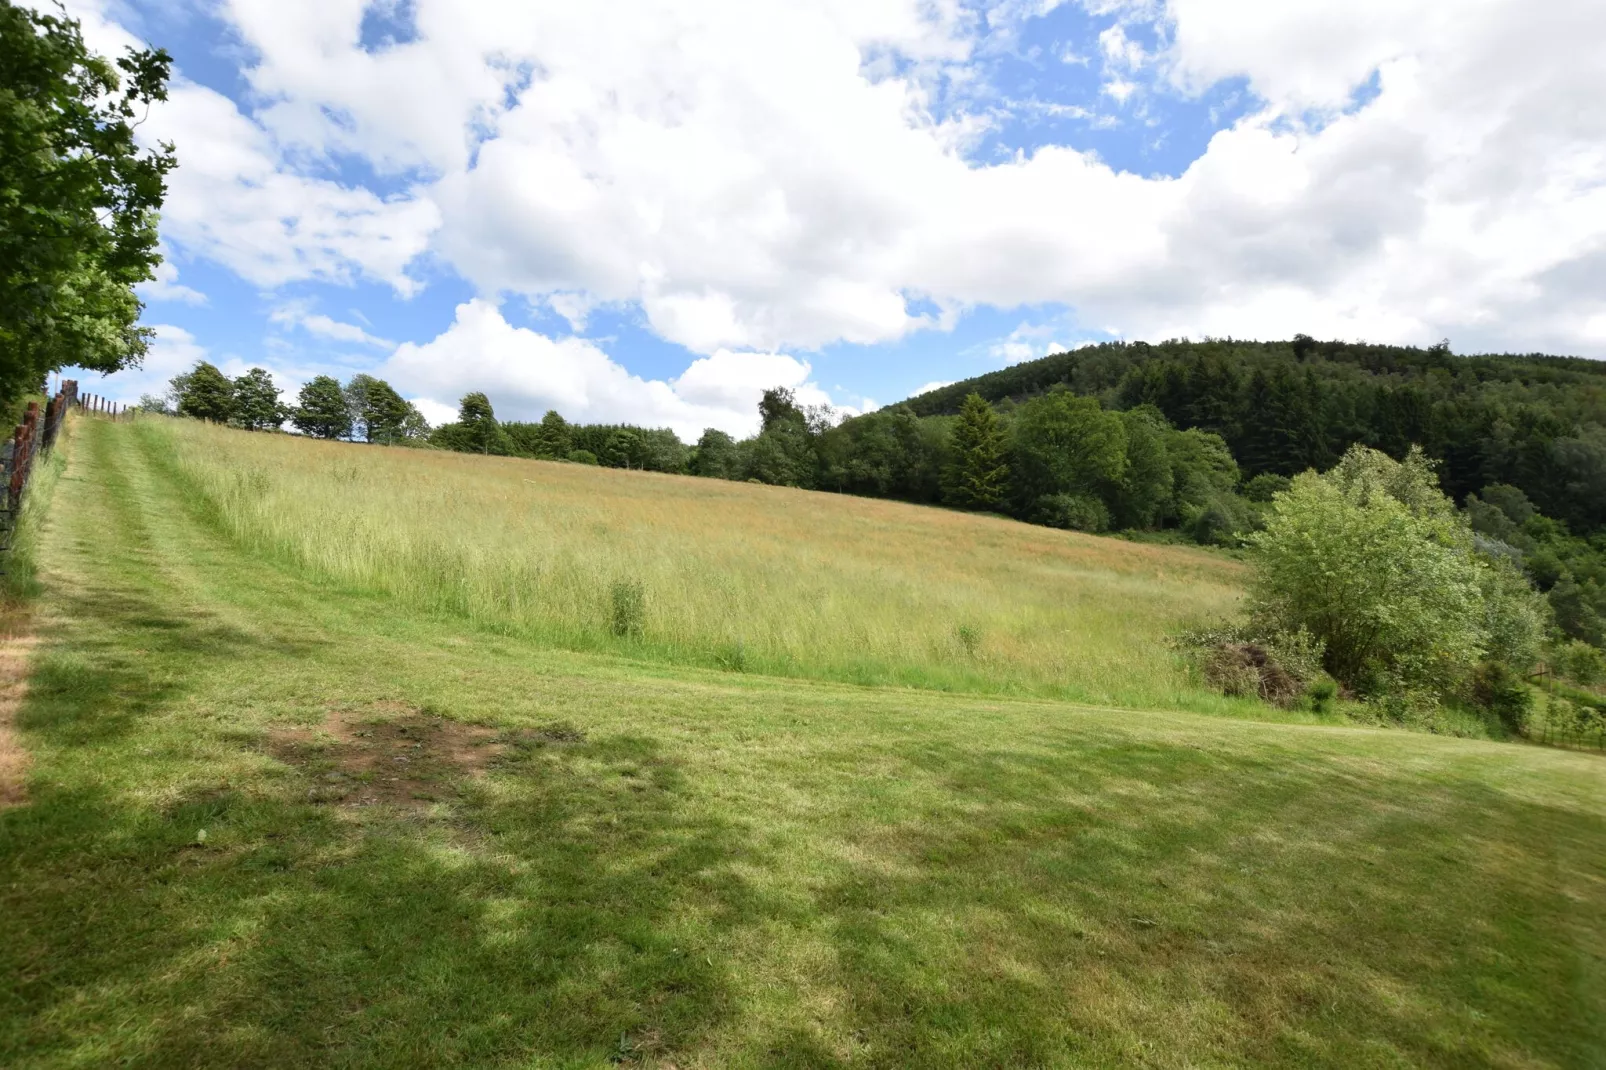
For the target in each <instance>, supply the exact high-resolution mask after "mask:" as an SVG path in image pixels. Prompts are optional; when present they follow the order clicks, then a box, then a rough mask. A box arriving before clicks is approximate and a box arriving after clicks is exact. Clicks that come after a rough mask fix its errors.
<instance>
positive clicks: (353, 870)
mask: <svg viewBox="0 0 1606 1070" xmlns="http://www.w3.org/2000/svg"><path fill="white" fill-rule="evenodd" d="M523 764H524V765H525V766H527V767H530V768H523V769H520V770H518V771H515V772H513V773H512V774H511V775H509V776H506V777H503V778H501V779H503V780H506V781H509V782H512V783H515V784H517V785H518V786H520V787H521V788H523V789H524V790H520V791H518V792H516V794H515V796H514V797H511V798H501V799H499V798H496V797H494V796H493V795H492V794H491V792H490V791H489V790H486V789H483V788H482V789H478V790H476V789H474V788H472V787H471V788H470V789H469V791H468V793H467V798H466V799H465V800H464V801H463V802H462V803H461V804H460V805H458V806H456V807H445V806H440V807H435V808H433V809H432V810H431V811H430V812H429V813H427V814H419V813H398V812H396V811H393V810H384V809H382V808H374V809H371V810H366V811H365V810H360V809H354V808H338V807H323V806H313V805H310V804H302V803H297V802H290V801H286V800H284V799H281V798H274V797H270V796H267V795H265V794H262V793H257V792H252V791H247V790H225V791H221V792H216V791H208V792H201V793H196V794H194V795H192V796H189V797H186V798H184V799H181V800H179V801H178V802H176V803H174V804H172V805H170V806H168V807H166V808H164V809H161V810H145V809H141V808H138V807H137V806H131V805H129V804H128V803H127V802H125V801H119V800H114V799H112V798H109V797H108V796H106V795H104V794H99V793H93V792H78V793H56V794H50V793H47V794H46V795H44V796H43V797H41V798H40V799H39V800H38V801H37V802H36V803H35V804H34V805H33V806H31V807H28V808H27V809H26V810H24V811H19V812H15V813H11V814H6V815H4V816H0V831H3V833H4V835H5V836H6V838H7V840H8V843H10V844H11V845H12V847H13V848H14V849H13V850H10V851H8V861H7V863H6V865H5V868H6V869H8V870H10V872H7V873H6V874H5V881H6V883H7V885H8V886H9V888H10V891H9V892H8V894H7V899H8V900H9V902H8V907H7V917H6V920H5V922H4V923H0V930H3V931H4V933H5V938H6V949H5V951H4V953H3V958H4V959H6V960H9V962H8V965H7V975H8V976H9V977H13V978H15V979H16V984H15V985H14V986H13V987H12V988H11V994H10V996H9V997H8V998H7V999H6V1000H5V1001H4V1003H3V1004H0V1011H3V1013H0V1019H3V1020H4V1022H5V1023H6V1024H5V1025H4V1026H3V1028H0V1064H4V1065H7V1066H24V1065H34V1064H35V1063H36V1062H37V1064H38V1065H50V1064H55V1063H69V1062H78V1063H81V1062H84V1061H86V1060H87V1061H89V1062H97V1061H101V1060H105V1061H111V1060H112V1058H113V1057H115V1058H117V1059H126V1060H128V1061H129V1062H131V1063H133V1064H136V1065H151V1066H180V1065H183V1066H189V1065H217V1066H288V1065H302V1066H314V1065H316V1066H323V1065H363V1066H440V1065H457V1064H468V1065H478V1064H483V1063H487V1062H495V1061H498V1060H500V1059H505V1058H507V1057H509V1056H510V1055H513V1054H516V1053H520V1052H522V1053H526V1054H527V1053H531V1052H540V1053H542V1054H543V1055H544V1056H545V1057H546V1058H547V1059H548V1060H550V1062H551V1065H571V1064H576V1063H585V1064H588V1065H594V1064H596V1063H598V1062H600V1061H603V1060H605V1059H607V1058H609V1057H613V1058H614V1059H615V1060H616V1061H623V1062H631V1061H635V1060H637V1059H640V1058H646V1057H648V1056H650V1055H652V1054H653V1053H656V1052H664V1051H671V1050H674V1049H677V1048H681V1047H683V1046H687V1045H691V1044H694V1043H695V1042H696V1041H697V1040H698V1039H699V1037H701V1036H702V1035H703V1034H704V1033H705V1032H706V1031H708V1030H709V1029H711V1028H713V1027H714V1026H715V1025H717V1023H719V1022H720V1021H721V1020H722V1019H723V1018H724V1016H725V1015H726V1014H728V1013H729V1009H730V1001H729V998H728V993H727V984H726V978H725V976H724V973H723V971H722V969H721V968H720V967H719V966H717V965H716V964H715V956H716V955H717V954H718V951H717V949H716V948H715V947H713V946H712V944H711V939H712V938H713V934H715V933H717V931H718V930H720V929H721V928H725V927H728V926H733V925H734V926H740V925H743V924H746V923H747V922H749V921H751V920H752V919H753V918H754V917H756V916H758V915H759V914H760V913H762V912H763V909H764V908H763V904H762V903H761V902H760V901H759V900H758V899H757V898H756V897H754V896H751V895H749V894H747V892H746V891H745V886H744V885H743V883H742V882H741V881H740V880H739V879H734V878H732V877H731V876H730V875H729V874H727V873H722V870H723V867H724V866H725V864H726V863H727V862H728V861H729V860H730V859H732V858H733V857H736V856H739V855H742V854H745V853H746V851H745V849H744V846H743V843H742V841H741V838H740V836H739V835H738V834H737V833H736V832H735V831H734V830H732V829H731V828H729V827H727V826H725V825H723V824H722V823H720V822H717V821H711V820H698V819H696V818H693V817H690V816H688V813H687V810H686V807H685V806H684V798H683V795H684V793H685V790H686V788H685V784H684V781H683V778H682V776H681V774H680V773H679V771H678V770H677V768H676V767H675V765H674V764H673V763H671V762H669V761H666V760H665V759H663V758H662V757H661V756H660V755H658V753H657V751H656V748H655V747H654V746H653V745H652V744H651V743H650V742H648V741H643V740H634V739H623V740H621V739H612V740H603V741H600V742H598V743H596V744H594V745H593V744H581V745H577V746H574V747H569V748H564V749H563V751H562V753H555V754H543V755H538V756H537V757H536V758H534V759H531V760H529V761H527V762H525V763H523ZM200 829H205V830H207V832H208V837H207V840H206V842H205V843H204V844H201V843H198V842H197V839H196V836H197V831H198V830H200Z"/></svg>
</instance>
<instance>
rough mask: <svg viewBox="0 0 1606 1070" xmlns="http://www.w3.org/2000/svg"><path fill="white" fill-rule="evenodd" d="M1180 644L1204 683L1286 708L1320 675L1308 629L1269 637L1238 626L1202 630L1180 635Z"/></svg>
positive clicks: (1318, 653)
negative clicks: (1275, 637)
mask: <svg viewBox="0 0 1606 1070" xmlns="http://www.w3.org/2000/svg"><path fill="white" fill-rule="evenodd" d="M1180 645H1181V646H1183V647H1184V648H1185V649H1188V650H1191V651H1192V653H1193V655H1194V658H1195V660H1196V662H1197V663H1198V666H1199V670H1200V673H1201V675H1203V676H1204V678H1205V682H1206V683H1208V684H1210V686H1212V687H1214V688H1215V689H1216V690H1218V691H1220V692H1221V693H1222V694H1224V695H1228V696H1232V697H1236V698H1260V699H1263V700H1264V701H1266V702H1270V703H1272V704H1274V705H1277V706H1283V707H1290V706H1293V705H1294V704H1295V703H1296V702H1297V701H1298V700H1299V698H1300V696H1302V695H1304V694H1305V693H1306V685H1307V683H1308V682H1309V681H1312V680H1314V679H1316V678H1317V677H1318V676H1319V675H1320V674H1321V663H1320V662H1321V648H1320V646H1319V645H1318V644H1317V643H1316V642H1315V640H1314V639H1312V638H1311V636H1310V633H1308V632H1303V631H1300V632H1295V633H1293V634H1291V635H1289V636H1284V637H1279V638H1278V639H1275V640H1268V639H1265V638H1261V637H1256V636H1253V635H1250V634H1248V633H1246V632H1243V631H1239V630H1227V631H1202V632H1193V633H1190V634H1188V635H1185V636H1183V638H1182V640H1181V644H1180ZM1328 683H1329V684H1331V681H1330V680H1329V681H1328ZM1336 692H1337V689H1336V687H1335V688H1334V689H1333V691H1332V693H1330V694H1329V695H1328V699H1329V700H1330V699H1331V698H1332V695H1333V694H1336Z"/></svg>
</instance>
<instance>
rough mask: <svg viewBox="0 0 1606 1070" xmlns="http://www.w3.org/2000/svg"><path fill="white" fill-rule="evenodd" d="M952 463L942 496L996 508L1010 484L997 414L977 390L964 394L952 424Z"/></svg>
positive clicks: (974, 506)
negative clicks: (965, 395)
mask: <svg viewBox="0 0 1606 1070" xmlns="http://www.w3.org/2000/svg"><path fill="white" fill-rule="evenodd" d="M953 450H954V452H953V463H952V464H950V465H949V467H948V471H947V473H946V477H947V478H945V479H944V480H943V498H944V500H946V501H947V502H948V504H949V505H954V506H958V507H959V508H961V509H997V508H999V507H1000V506H1001V505H1002V504H1003V501H1004V496H1005V494H1006V493H1008V488H1009V464H1008V462H1007V461H1006V460H1005V459H1004V431H1003V428H1002V427H1000V426H999V423H998V414H997V413H996V412H994V411H993V407H992V406H991V405H989V404H987V402H986V400H985V399H984V398H983V397H982V396H981V395H980V394H971V395H970V396H969V397H967V398H965V403H964V405H963V406H962V407H961V408H960V410H959V421H958V423H956V424H955V425H954V433H953Z"/></svg>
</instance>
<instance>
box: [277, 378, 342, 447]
mask: <svg viewBox="0 0 1606 1070" xmlns="http://www.w3.org/2000/svg"><path fill="white" fill-rule="evenodd" d="M290 422H291V423H293V424H295V425H296V427H297V428H299V429H300V430H301V432H302V434H306V435H311V436H312V437H313V438H328V439H335V438H349V437H350V435H351V409H350V407H349V406H348V405H347V404H346V395H345V392H344V391H343V390H341V389H340V381H339V380H338V379H335V378H334V377H333V376H329V375H318V376H314V377H313V378H312V379H311V380H310V381H309V382H308V383H307V385H306V386H304V387H302V388H301V394H300V396H299V397H298V398H297V405H296V408H295V411H294V412H293V413H291V415H290Z"/></svg>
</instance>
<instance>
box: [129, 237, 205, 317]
mask: <svg viewBox="0 0 1606 1070" xmlns="http://www.w3.org/2000/svg"><path fill="white" fill-rule="evenodd" d="M163 255H164V256H171V255H172V254H171V252H167V251H165V250H164V252H163ZM154 274H155V276H156V277H155V278H153V279H151V280H150V281H149V282H142V283H140V284H139V285H138V286H136V287H135V289H136V290H138V291H139V296H140V297H142V298H144V299H145V300H146V301H176V302H178V303H179V304H184V305H204V304H206V295H205V294H204V293H202V292H201V291H199V290H197V289H194V288H193V287H190V286H185V285H184V284H183V283H181V282H179V281H178V268H177V267H176V266H175V265H174V264H173V261H172V260H166V259H164V260H163V261H162V262H161V263H159V264H157V265H156V271H155V273H154Z"/></svg>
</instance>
